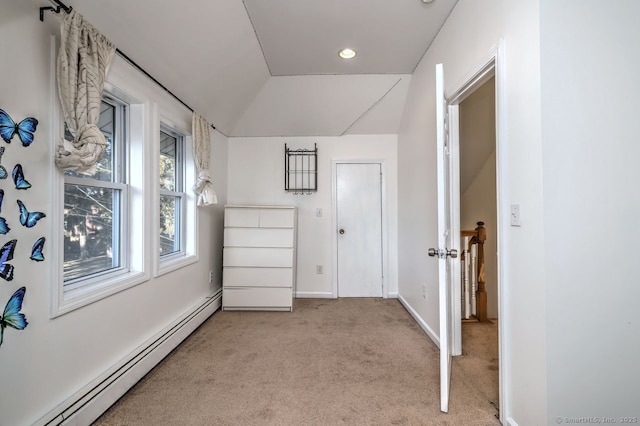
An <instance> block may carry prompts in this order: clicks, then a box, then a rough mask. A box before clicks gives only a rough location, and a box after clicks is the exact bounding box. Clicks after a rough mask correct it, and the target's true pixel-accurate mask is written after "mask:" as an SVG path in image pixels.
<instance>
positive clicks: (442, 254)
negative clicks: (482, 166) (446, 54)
mask: <svg viewBox="0 0 640 426" xmlns="http://www.w3.org/2000/svg"><path fill="white" fill-rule="evenodd" d="M447 115H448V106H447V102H446V99H445V97H444V72H443V66H442V64H438V65H436V116H437V126H436V130H437V162H438V166H437V178H438V247H437V248H433V249H430V250H429V255H430V256H434V257H436V258H437V259H438V282H439V308H440V410H441V411H442V412H445V413H446V412H448V411H449V390H450V384H451V356H452V355H453V354H455V353H457V351H458V349H457V348H459V347H460V332H459V330H458V332H456V333H454V326H455V325H456V324H457V323H458V322H459V321H460V307H459V304H460V298H459V291H456V289H458V290H459V284H460V265H459V263H458V258H457V257H458V252H459V250H460V247H459V246H460V210H459V188H456V187H455V186H454V183H457V182H458V169H457V163H456V162H455V161H453V159H454V157H455V155H456V153H455V151H454V150H453V149H455V148H456V147H452V146H451V144H450V143H449V128H448V125H447V123H448V118H447ZM456 342H457V343H456Z"/></svg>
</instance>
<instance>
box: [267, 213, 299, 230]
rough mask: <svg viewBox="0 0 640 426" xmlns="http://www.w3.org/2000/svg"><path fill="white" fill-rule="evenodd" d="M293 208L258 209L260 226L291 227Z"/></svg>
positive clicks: (293, 214)
mask: <svg viewBox="0 0 640 426" xmlns="http://www.w3.org/2000/svg"><path fill="white" fill-rule="evenodd" d="M294 217H295V210H294V209H260V227H261V228H293V225H294V223H295V221H294Z"/></svg>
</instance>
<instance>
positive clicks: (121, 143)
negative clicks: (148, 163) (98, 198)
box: [62, 92, 130, 292]
mask: <svg viewBox="0 0 640 426" xmlns="http://www.w3.org/2000/svg"><path fill="white" fill-rule="evenodd" d="M102 100H103V101H104V102H105V103H107V104H109V105H111V106H113V107H114V108H115V114H114V122H115V125H114V127H115V131H114V134H113V135H112V148H111V149H112V150H113V157H112V161H113V163H115V164H113V166H112V177H111V181H105V180H100V179H94V178H93V177H91V176H87V177H76V176H70V175H67V174H66V173H64V187H63V188H64V189H63V194H66V185H79V186H88V187H94V188H106V189H111V190H116V191H118V197H116V199H117V202H115V200H114V206H113V212H114V213H113V218H112V237H111V241H112V253H113V254H112V258H116V257H117V258H118V266H115V267H112V268H109V269H106V270H102V271H99V272H94V273H90V274H87V275H83V276H81V277H77V278H72V279H69V280H66V279H65V278H64V265H63V267H62V274H63V284H62V285H63V289H64V291H65V292H67V291H73V290H77V289H80V288H82V287H88V286H93V285H96V283H99V282H102V281H104V280H108V279H110V278H111V277H116V276H118V275H122V274H125V273H127V272H129V256H128V253H129V247H128V244H126V235H128V234H129V220H128V214H127V212H128V211H129V209H128V206H129V202H128V199H129V194H130V191H129V185H128V183H127V174H126V173H125V170H126V168H127V167H126V166H127V164H128V163H127V161H128V160H127V155H126V146H127V137H128V132H127V129H128V123H129V105H128V104H127V103H126V102H125V101H123V100H121V99H118V98H117V97H115V96H112V95H111V94H109V93H106V92H105V93H104V94H103V96H102ZM116 212H117V214H116ZM64 219H65V215H64V214H63V220H64ZM116 220H117V228H116V226H115V224H116ZM114 228H116V229H114ZM115 233H117V236H116V235H113V234H115ZM63 256H64V254H63ZM63 264H64V262H63Z"/></svg>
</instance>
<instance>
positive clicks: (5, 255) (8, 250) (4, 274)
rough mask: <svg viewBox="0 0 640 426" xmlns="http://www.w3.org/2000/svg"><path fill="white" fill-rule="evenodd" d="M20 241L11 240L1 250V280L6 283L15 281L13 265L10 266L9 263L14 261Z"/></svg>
mask: <svg viewBox="0 0 640 426" xmlns="http://www.w3.org/2000/svg"><path fill="white" fill-rule="evenodd" d="M17 242H18V240H11V241H9V242H8V243H6V244H5V245H3V246H2V248H0V278H3V279H4V280H6V281H11V280H12V279H13V265H9V264H8V263H6V262H8V261H10V260H11V259H13V252H14V251H15V249H16V243H17Z"/></svg>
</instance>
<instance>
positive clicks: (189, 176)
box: [152, 111, 199, 277]
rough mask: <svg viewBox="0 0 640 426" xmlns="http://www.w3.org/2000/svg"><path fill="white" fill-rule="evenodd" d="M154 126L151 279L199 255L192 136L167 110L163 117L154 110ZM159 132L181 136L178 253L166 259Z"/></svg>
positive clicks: (197, 257) (183, 264)
mask: <svg viewBox="0 0 640 426" xmlns="http://www.w3.org/2000/svg"><path fill="white" fill-rule="evenodd" d="M154 123H155V126H154V129H156V131H155V133H154V134H155V144H154V153H155V156H154V159H153V168H154V169H153V171H152V173H153V176H154V178H155V180H154V185H153V186H154V192H155V194H154V202H153V205H154V206H155V209H156V210H155V213H154V215H153V217H154V218H155V221H156V222H155V223H153V224H152V226H153V229H154V230H156V232H154V234H153V240H154V241H153V244H152V247H153V249H154V252H155V256H153V260H152V262H153V276H154V277H159V276H162V275H164V274H167V273H169V272H172V271H175V270H178V269H181V268H183V267H185V266H187V265H191V264H193V263H196V262H197V261H198V260H199V256H198V240H197V233H196V229H197V228H198V220H199V219H198V217H199V216H198V214H197V209H196V197H195V194H194V193H193V191H189V190H188V189H189V188H192V187H193V185H194V184H195V176H196V170H195V162H194V159H193V140H192V137H191V131H190V129H189V130H187V129H184V128H181V127H180V126H177V125H176V124H175V123H174V121H173V120H171V118H170V114H169V113H168V111H163V112H162V115H161V114H160V112H158V111H156V119H155V120H154ZM160 131H164V132H165V133H169V134H174V135H175V134H177V135H181V136H182V159H183V170H182V185H183V186H182V189H183V192H182V194H183V200H182V207H183V208H182V210H181V218H182V224H181V231H182V236H181V244H182V246H181V250H180V251H178V252H174V253H170V254H167V255H165V256H160V232H159V230H160V211H159V209H160V195H161V193H162V191H161V190H160V185H159V182H158V179H159V176H160V171H159V165H160Z"/></svg>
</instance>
